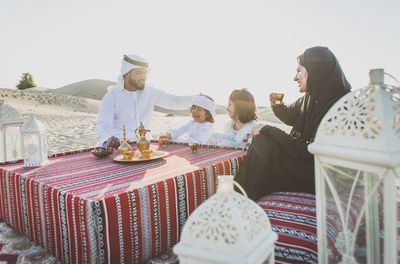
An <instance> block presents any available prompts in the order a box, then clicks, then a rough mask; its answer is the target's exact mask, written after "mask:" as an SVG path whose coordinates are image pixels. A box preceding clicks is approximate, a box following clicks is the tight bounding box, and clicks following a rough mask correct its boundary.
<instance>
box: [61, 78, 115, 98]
mask: <svg viewBox="0 0 400 264" xmlns="http://www.w3.org/2000/svg"><path fill="white" fill-rule="evenodd" d="M114 84H116V82H112V81H106V80H99V79H91V80H85V81H81V82H76V83H72V84H69V85H66V86H63V87H60V88H58V89H54V91H55V92H56V93H61V94H67V95H72V96H79V97H83V98H87V99H94V100H101V99H102V98H103V96H104V95H105V94H106V92H107V88H108V87H109V86H110V85H114Z"/></svg>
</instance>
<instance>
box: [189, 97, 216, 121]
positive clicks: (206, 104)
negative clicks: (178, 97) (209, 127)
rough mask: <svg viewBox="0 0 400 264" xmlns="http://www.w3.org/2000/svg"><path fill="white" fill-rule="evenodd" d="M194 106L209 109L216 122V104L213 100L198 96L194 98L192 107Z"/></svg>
mask: <svg viewBox="0 0 400 264" xmlns="http://www.w3.org/2000/svg"><path fill="white" fill-rule="evenodd" d="M193 105H197V106H200V107H202V108H204V109H207V110H208V111H209V112H210V114H211V116H212V118H213V119H214V120H215V103H214V102H213V101H212V100H210V99H208V98H207V97H205V96H201V95H200V96H198V95H196V96H193V99H192V106H193Z"/></svg>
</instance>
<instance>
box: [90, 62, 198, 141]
mask: <svg viewBox="0 0 400 264" xmlns="http://www.w3.org/2000/svg"><path fill="white" fill-rule="evenodd" d="M147 70H148V63H147V62H146V61H145V60H144V59H143V58H142V57H140V56H138V55H128V56H127V55H124V58H123V60H122V63H121V74H120V75H119V77H118V83H117V84H116V85H114V86H110V87H109V88H108V92H107V93H106V94H105V95H104V97H103V100H102V101H101V104H100V106H99V112H98V116H97V124H96V132H97V136H98V139H99V141H98V144H97V146H101V145H106V146H109V147H114V148H117V147H118V146H119V142H120V140H121V139H122V136H123V125H125V127H126V137H127V139H129V140H136V136H135V134H134V131H135V129H136V128H138V127H139V124H140V122H143V125H144V126H145V127H146V128H151V118H152V115H153V110H154V105H159V106H161V107H164V108H169V109H187V108H188V107H189V106H190V104H191V102H192V98H193V96H175V95H172V94H168V93H166V92H163V91H161V90H158V89H156V88H154V87H153V86H150V85H148V84H147V83H146V77H147Z"/></svg>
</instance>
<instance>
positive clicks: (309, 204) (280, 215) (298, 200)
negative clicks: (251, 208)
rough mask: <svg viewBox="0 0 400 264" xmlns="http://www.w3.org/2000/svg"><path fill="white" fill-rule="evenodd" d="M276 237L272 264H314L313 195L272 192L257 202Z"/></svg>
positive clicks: (314, 213) (315, 227)
mask: <svg viewBox="0 0 400 264" xmlns="http://www.w3.org/2000/svg"><path fill="white" fill-rule="evenodd" d="M257 204H258V205H259V206H261V207H262V208H263V209H264V211H265V213H266V214H267V215H268V217H269V221H270V222H271V226H272V230H273V231H274V232H276V233H277V234H278V241H277V242H276V244H275V263H318V250H317V248H318V245H317V218H316V211H315V195H313V194H308V193H295V192H276V193H272V194H269V195H267V196H264V197H263V198H261V199H260V200H258V201H257Z"/></svg>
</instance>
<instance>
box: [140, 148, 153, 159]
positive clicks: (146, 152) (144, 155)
mask: <svg viewBox="0 0 400 264" xmlns="http://www.w3.org/2000/svg"><path fill="white" fill-rule="evenodd" d="M151 156H153V150H151V149H147V150H143V151H142V158H144V159H151Z"/></svg>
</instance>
